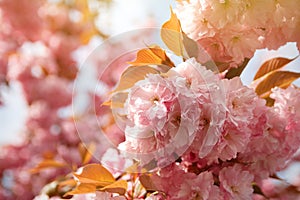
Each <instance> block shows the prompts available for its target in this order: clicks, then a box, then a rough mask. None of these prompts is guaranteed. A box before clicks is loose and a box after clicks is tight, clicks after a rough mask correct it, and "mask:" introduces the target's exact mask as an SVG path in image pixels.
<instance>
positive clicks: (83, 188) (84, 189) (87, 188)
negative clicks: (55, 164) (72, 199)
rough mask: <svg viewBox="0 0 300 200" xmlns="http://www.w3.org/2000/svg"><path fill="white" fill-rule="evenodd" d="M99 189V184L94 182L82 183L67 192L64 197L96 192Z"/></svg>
mask: <svg viewBox="0 0 300 200" xmlns="http://www.w3.org/2000/svg"><path fill="white" fill-rule="evenodd" d="M96 191H97V186H95V185H93V184H86V183H80V184H79V185H78V186H77V187H76V188H75V189H74V190H72V191H70V192H67V193H66V194H65V195H64V197H66V196H69V195H75V194H86V193H94V192H96Z"/></svg>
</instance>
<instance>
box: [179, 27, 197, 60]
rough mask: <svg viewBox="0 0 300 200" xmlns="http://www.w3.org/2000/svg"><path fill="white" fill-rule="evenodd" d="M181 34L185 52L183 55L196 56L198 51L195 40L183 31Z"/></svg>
mask: <svg viewBox="0 0 300 200" xmlns="http://www.w3.org/2000/svg"><path fill="white" fill-rule="evenodd" d="M182 36H183V41H182V42H183V46H184V49H185V54H186V55H184V57H188V58H192V57H194V58H197V57H198V53H199V49H198V44H197V42H196V41H194V40H192V39H191V38H189V37H188V36H187V35H186V34H185V33H184V32H182Z"/></svg>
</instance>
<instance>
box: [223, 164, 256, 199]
mask: <svg viewBox="0 0 300 200" xmlns="http://www.w3.org/2000/svg"><path fill="white" fill-rule="evenodd" d="M219 178H220V185H221V194H222V196H223V198H224V199H245V200H246V199H251V196H252V192H253V189H252V181H253V175H252V174H251V173H250V172H249V171H246V170H243V168H242V166H241V165H238V164H235V165H234V166H232V167H225V168H223V169H222V170H221V171H220V174H219Z"/></svg>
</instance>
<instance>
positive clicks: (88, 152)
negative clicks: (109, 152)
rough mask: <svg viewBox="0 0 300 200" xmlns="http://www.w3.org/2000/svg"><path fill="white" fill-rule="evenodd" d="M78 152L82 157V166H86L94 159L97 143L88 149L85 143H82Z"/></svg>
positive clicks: (90, 145)
mask: <svg viewBox="0 0 300 200" xmlns="http://www.w3.org/2000/svg"><path fill="white" fill-rule="evenodd" d="M78 150H79V153H80V156H81V162H82V165H85V164H87V163H88V162H90V160H91V159H92V157H93V153H94V152H95V150H96V145H95V143H91V144H89V145H88V146H87V147H85V146H84V145H83V143H80V144H79V145H78Z"/></svg>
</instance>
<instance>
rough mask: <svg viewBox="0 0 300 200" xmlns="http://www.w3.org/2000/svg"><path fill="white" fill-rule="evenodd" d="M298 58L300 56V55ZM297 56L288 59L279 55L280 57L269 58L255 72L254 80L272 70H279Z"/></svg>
mask: <svg viewBox="0 0 300 200" xmlns="http://www.w3.org/2000/svg"><path fill="white" fill-rule="evenodd" d="M296 58H298V56H297V57H296ZM296 58H293V59H288V58H282V57H278V58H273V59H270V60H267V61H266V62H264V63H263V64H262V66H261V67H260V68H259V70H258V71H257V73H256V74H255V77H254V80H256V79H258V78H260V77H262V76H264V75H266V74H268V73H270V72H272V71H275V70H278V69H280V68H282V67H284V66H285V65H287V64H288V63H290V62H292V61H293V60H295V59H296Z"/></svg>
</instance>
